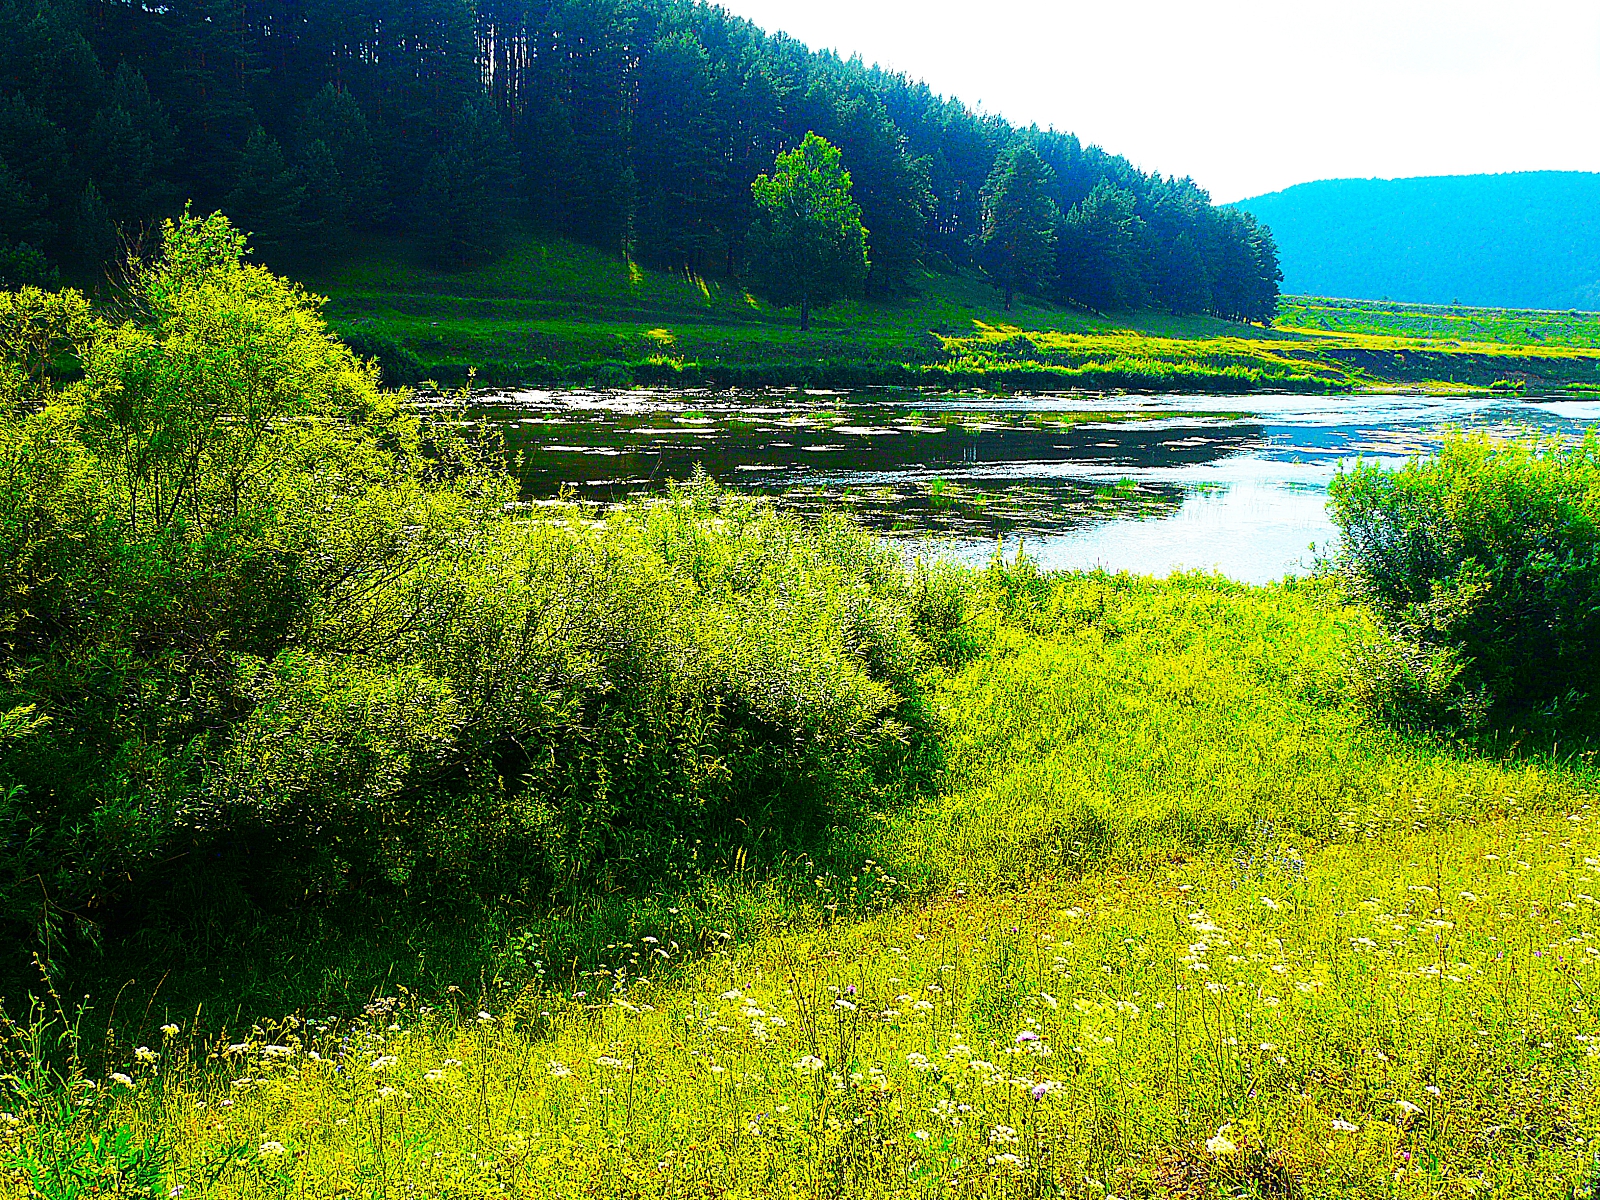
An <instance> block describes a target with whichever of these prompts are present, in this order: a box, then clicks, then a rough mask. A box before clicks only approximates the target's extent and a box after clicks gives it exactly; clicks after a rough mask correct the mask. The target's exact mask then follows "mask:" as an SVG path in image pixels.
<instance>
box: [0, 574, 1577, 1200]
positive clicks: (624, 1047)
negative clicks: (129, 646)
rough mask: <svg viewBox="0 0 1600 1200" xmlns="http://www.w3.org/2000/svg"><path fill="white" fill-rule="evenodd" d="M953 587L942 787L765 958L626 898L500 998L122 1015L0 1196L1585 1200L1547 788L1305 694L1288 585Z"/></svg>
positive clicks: (1329, 641)
mask: <svg viewBox="0 0 1600 1200" xmlns="http://www.w3.org/2000/svg"><path fill="white" fill-rule="evenodd" d="M985 591H986V595H987V597H988V599H987V600H986V601H984V602H983V604H982V605H981V606H980V608H979V609H978V610H977V612H976V614H975V616H976V620H975V628H976V629H977V630H979V631H980V633H981V636H982V638H983V640H984V641H985V643H986V645H987V648H986V650H985V652H984V653H983V654H982V655H981V656H980V657H978V658H977V659H976V660H975V661H973V662H972V663H971V664H970V665H968V666H967V667H965V668H964V669H962V670H960V671H958V672H956V673H953V674H950V675H948V676H947V677H945V678H944V680H943V681H942V683H940V685H939V687H938V691H937V703H938V705H939V709H940V712H941V714H942V718H943V720H944V721H945V722H946V723H947V725H948V729H949V734H948V738H949V745H950V748H951V761H950V763H949V782H948V785H947V787H946V789H945V791H944V792H943V794H942V796H941V798H940V799H939V800H937V801H936V802H935V803H933V804H931V805H930V806H929V807H927V808H926V809H923V810H918V811H907V812H904V813H902V814H900V815H899V816H897V817H895V818H893V819H892V820H890V821H888V822H887V823H886V824H884V825H883V826H882V827H881V828H880V830H879V832H878V833H877V834H876V835H875V837H874V842H875V845H874V846H873V847H871V848H872V849H873V850H874V851H875V853H874V857H873V859H872V860H871V861H868V862H867V863H866V865H865V866H864V868H863V869H862V870H860V871H859V872H858V873H855V874H853V875H849V876H847V877H839V876H827V877H824V876H821V875H819V876H818V878H817V880H816V888H815V891H814V894H813V895H812V896H810V897H806V896H804V895H802V894H797V895H794V896H791V897H790V899H789V900H788V901H786V902H785V903H784V904H783V906H782V907H780V908H778V909H772V908H770V907H769V908H768V910H767V911H768V913H769V918H770V924H769V925H767V926H766V928H767V930H768V932H764V933H763V932H761V931H760V929H747V930H746V931H744V933H743V934H741V935H740V936H737V937H733V938H724V937H723V936H722V935H719V934H718V933H717V932H716V931H715V930H714V929H711V930H706V931H705V932H704V933H703V934H702V936H701V937H700V938H699V939H695V938H694V937H693V935H692V933H691V932H690V931H691V930H692V924H691V918H690V917H689V916H687V915H680V914H678V913H677V912H676V911H674V910H665V911H656V912H655V913H654V914H653V915H652V917H651V919H650V922H649V923H647V924H640V925H639V926H638V927H637V928H635V929H634V930H632V931H631V934H630V935H629V936H627V937H625V938H619V939H618V941H617V942H616V943H614V944H612V945H609V946H607V947H606V948H605V951H604V953H603V954H602V956H601V960H600V961H599V962H586V963H582V964H573V965H572V967H571V968H570V969H569V967H568V966H567V964H565V963H554V962H550V960H549V959H548V958H547V957H546V956H545V955H544V954H543V953H541V952H540V950H539V948H538V946H537V945H536V944H529V945H527V946H525V947H524V950H525V954H526V957H527V960H528V964H529V965H528V967H527V968H526V969H525V970H524V971H523V972H522V974H521V976H520V977H519V978H517V979H514V980H507V981H505V982H504V983H502V984H500V985H499V986H491V987H488V988H485V987H484V986H483V984H482V983H481V981H477V980H472V979H462V980H460V983H461V984H462V985H463V988H464V990H459V991H457V990H451V991H449V992H447V993H442V994H441V995H439V996H427V997H422V996H417V995H414V994H411V993H407V992H403V991H401V992H394V993H393V994H390V995H386V996H381V997H378V998H376V999H374V1000H373V1002H372V1003H371V1004H370V1005H368V1006H367V1008H366V1011H365V1014H364V1015H359V1016H357V1017H355V1018H354V1019H350V1018H348V1017H346V1016H344V1015H342V1014H340V1013H337V1012H321V1011H315V1012H309V1013H301V1014H298V1015H295V1016H291V1017H288V1018H286V1019H280V1020H277V1021H272V1022H261V1023H257V1024H254V1025H253V1026H252V1025H250V1024H249V1023H248V1022H246V1023H244V1024H242V1025H241V1026H240V1027H239V1028H236V1029H235V1028H230V1029H228V1030H226V1031H224V1032H223V1033H221V1034H218V1035H215V1036H214V1037H208V1036H200V1037H196V1036H195V1033H194V1029H195V1025H194V1022H193V1018H192V1014H186V1013H183V1012H178V1011H171V1010H168V1009H166V1008H164V1007H163V1004H162V1002H160V1001H159V1000H158V1001H157V1003H156V1004H155V1005H154V1006H153V1007H152V1009H151V1011H150V1012H149V1013H148V1014H147V1016H146V1018H145V1020H144V1023H143V1026H141V1028H140V1030H138V1031H136V1032H134V1033H133V1036H132V1038H131V1040H129V1039H124V1040H119V1041H118V1042H117V1044H116V1047H115V1048H114V1051H115V1053H116V1054H117V1055H118V1056H119V1057H120V1059H121V1060H122V1061H121V1062H120V1064H115V1065H116V1066H117V1069H116V1072H115V1073H109V1074H101V1075H98V1076H96V1077H94V1078H88V1077H79V1078H77V1079H76V1080H75V1081H73V1082H71V1083H70V1085H69V1086H68V1088H67V1091H66V1092H65V1093H64V1095H65V1096H66V1097H67V1100H68V1102H67V1103H65V1104H64V1105H63V1106H62V1107H61V1108H59V1109H48V1108H47V1109H43V1110H35V1109H31V1108H30V1109H28V1110H27V1111H25V1112H24V1113H23V1116H22V1117H21V1118H18V1119H17V1120H16V1122H15V1123H10V1124H6V1125H0V1147H3V1148H4V1149H5V1150H6V1151H7V1152H8V1153H9V1156H10V1158H11V1160H12V1163H13V1167H12V1171H13V1174H12V1176H11V1186H12V1187H13V1188H16V1189H18V1191H17V1192H16V1194H18V1195H21V1194H25V1193H24V1192H23V1191H22V1190H21V1189H22V1188H23V1187H24V1186H25V1182H24V1181H27V1182H29V1183H32V1182H33V1181H35V1180H46V1179H47V1178H48V1173H49V1171H50V1170H52V1169H55V1170H59V1171H61V1172H62V1173H63V1174H67V1173H69V1172H71V1171H73V1170H82V1171H84V1172H86V1173H87V1172H88V1171H89V1170H90V1169H91V1168H94V1169H98V1170H99V1171H100V1172H101V1178H106V1179H109V1178H113V1177H115V1176H116V1172H117V1171H118V1170H120V1171H121V1172H122V1175H121V1181H122V1182H123V1183H124V1184H125V1185H128V1186H131V1185H133V1184H143V1185H145V1186H148V1187H150V1188H151V1189H154V1190H156V1191H158V1192H159V1191H169V1192H171V1190H172V1189H174V1188H176V1187H178V1186H179V1185H182V1186H183V1187H184V1188H185V1189H186V1190H185V1191H184V1192H183V1195H185V1196H186V1197H198V1196H215V1197H223V1196H227V1197H234V1196H238V1197H244V1196H263V1195H284V1196H289V1195H293V1196H319V1197H320V1196H327V1197H333V1196H341V1195H352V1194H363V1195H407V1194H417V1195H448V1196H457V1197H477V1196H491V1195H504V1194H507V1193H510V1194H515V1195H523V1196H552V1197H553V1196H570V1195H574V1194H582V1195H586V1196H597V1197H598V1196H619V1197H620V1196H628V1197H642V1196H662V1197H666V1196H756V1195H761V1196H772V1195H785V1196H818V1197H820V1196H838V1195H852V1196H928V1197H932V1196H944V1195H949V1194H952V1193H960V1194H972V1195H985V1196H1033V1195H1063V1196H1075V1197H1104V1196H1108V1195H1116V1196H1122V1197H1135V1196H1141V1197H1202V1196H1233V1195H1259V1196H1279V1197H1291V1196H1341V1197H1356V1196H1359V1197H1368V1196H1371V1197H1379V1196H1383V1197H1389V1196H1394V1195H1412V1194H1415V1195H1429V1196H1468V1195H1473V1194H1477V1193H1478V1192H1480V1191H1481V1192H1485V1193H1492V1194H1501V1195H1516V1196H1526V1197H1535V1196H1550V1197H1555V1196H1561V1197H1569V1196H1571V1195H1572V1194H1573V1192H1572V1188H1573V1187H1574V1186H1580V1187H1582V1186H1587V1185H1588V1183H1589V1182H1590V1181H1591V1179H1592V1177H1593V1167H1592V1159H1591V1154H1590V1150H1589V1147H1588V1146H1587V1144H1586V1138H1587V1137H1588V1136H1589V1130H1591V1129H1592V1128H1593V1121H1594V1119H1595V1117H1596V1116H1597V1115H1600V1114H1597V1111H1596V1109H1595V1100H1594V1091H1593V1086H1592V1082H1593V1078H1594V1071H1595V1065H1594V1064H1595V1061H1596V1055H1597V1053H1600V1051H1597V1049H1596V1047H1597V1046H1600V1041H1597V1040H1596V1039H1597V1037H1600V1026H1597V1024H1596V1014H1595V1011H1594V1009H1593V1005H1592V999H1591V996H1592V992H1593V989H1594V987H1595V985H1596V983H1597V977H1596V972H1597V971H1600V966H1597V964H1596V957H1597V954H1600V950H1597V948H1596V945H1595V944H1594V932H1593V926H1594V924H1595V915H1594V914H1595V910H1596V906H1597V904H1600V901H1596V900H1595V898H1594V894H1595V893H1600V865H1597V864H1600V857H1597V856H1600V837H1597V835H1596V833H1595V831H1594V829H1593V828H1592V825H1593V821H1592V814H1591V810H1590V804H1591V803H1592V800H1593V795H1592V789H1593V786H1594V776H1593V772H1592V770H1591V769H1589V768H1587V767H1585V766H1583V765H1582V762H1583V760H1571V759H1568V760H1564V761H1563V762H1562V763H1561V764H1557V763H1554V762H1551V761H1547V760H1544V759H1540V758H1538V757H1537V756H1534V757H1528V756H1526V755H1524V756H1522V757H1521V758H1505V759H1497V758H1487V757H1480V756H1477V755H1474V754H1471V753H1467V752H1464V751H1461V750H1458V749H1454V748H1451V747H1449V746H1445V745H1439V744H1433V743H1430V742H1427V741H1424V740H1417V739H1409V738H1405V737H1402V736H1399V735H1396V734H1394V733H1392V732H1389V731H1387V730H1385V729H1384V728H1383V727H1381V726H1379V725H1376V724H1374V723H1373V722H1372V721H1371V720H1370V719H1369V718H1367V717H1365V716H1364V715H1362V713H1361V712H1360V711H1358V710H1357V709H1356V708H1354V707H1353V706H1352V705H1351V703H1350V702H1349V700H1348V698H1346V697H1345V696H1344V695H1343V691H1342V689H1341V688H1340V687H1339V680H1340V678H1341V672H1342V667H1341V665H1340V662H1341V653H1342V649H1343V647H1344V646H1345V645H1346V643H1347V639H1348V638H1350V637H1351V636H1355V635H1358V634H1359V633H1360V632H1361V631H1362V629H1363V628H1364V627H1365V626H1364V622H1365V618H1364V617H1363V616H1362V615H1361V614H1360V612H1358V611H1356V610H1353V609H1349V608H1346V607H1344V606H1343V605H1342V604H1341V603H1340V602H1339V601H1338V599H1337V598H1336V596H1335V595H1333V594H1332V593H1331V592H1329V591H1327V590H1326V589H1324V588H1322V587H1321V586H1315V585H1304V584H1302V585H1291V586H1277V587H1272V588H1264V589H1263V588H1245V587H1240V586H1236V585H1232V584H1228V583H1226V582H1223V581H1220V580H1217V579H1214V578H1207V577H1200V576H1196V577H1191V578H1178V579H1174V580H1172V581H1169V582H1165V583H1158V582H1152V581H1138V580H1130V579H1127V578H1120V579H1109V578H1105V577H1087V578H1067V579H1060V580H1053V581H1052V580H1039V579H1036V578H1034V577H1032V576H1031V575H1030V574H1029V573H1028V572H1026V571H1022V572H1020V573H1009V574H1008V573H1000V574H993V575H991V576H990V578H989V582H988V585H987V587H986V589H985ZM1023 597H1025V599H1019V598H1023ZM754 879H755V875H754V873H752V874H750V875H749V876H748V880H747V877H746V876H744V875H742V874H740V875H736V876H734V877H731V878H730V879H729V880H728V883H727V887H728V889H729V891H730V893H738V892H740V891H746V892H747V893H749V894H752V895H753V894H754V886H755V885H754V883H753V880H754ZM908 881H911V882H909V883H908ZM918 898H920V899H921V900H922V901H923V902H922V903H914V902H911V901H913V900H916V899H918ZM768 903H769V904H770V901H769V902H768ZM727 928H728V929H730V930H732V929H734V928H735V927H734V926H733V925H729V926H728V927H727ZM536 959H537V961H535V960H536ZM547 963H548V964H549V967H550V970H549V971H548V973H546V972H545V970H544V968H545V965H546V964H547ZM48 1023H49V1019H48V1017H47V1016H45V1015H44V1011H41V1015H40V1018H39V1026H37V1027H36V1028H38V1029H43V1030H44V1032H45V1034H46V1037H47V1038H48V1035H49V1034H50V1033H52V1032H54V1033H59V1032H60V1029H59V1024H58V1025H57V1027H56V1028H55V1029H54V1030H50V1029H48V1028H46V1026H47V1025H48ZM202 1025H203V1022H202ZM158 1026H163V1027H164V1028H158ZM146 1027H147V1028H146ZM141 1039H142V1040H141ZM10 1045H11V1049H12V1051H13V1053H15V1052H16V1051H18V1050H19V1048H20V1049H24V1050H25V1049H26V1046H25V1045H24V1043H23V1041H22V1040H21V1039H20V1038H19V1037H17V1036H14V1037H13V1038H12V1039H11V1043H10ZM139 1045H143V1046H144V1047H145V1049H143V1050H139V1051H138V1052H137V1053H135V1047H136V1046H139ZM13 1061H14V1062H16V1063H20V1068H21V1070H22V1071H23V1074H24V1078H27V1077H28V1075H27V1071H28V1070H29V1062H30V1060H29V1059H28V1058H27V1057H26V1055H23V1056H21V1057H19V1058H14V1059H13ZM35 1070H36V1068H35ZM93 1130H103V1131H105V1134H104V1140H103V1141H100V1142H91V1141H89V1140H88V1138H87V1134H88V1132H89V1131H93ZM112 1131H116V1132H115V1133H114V1134H113V1132H112ZM86 1147H88V1149H86ZM140 1154H142V1155H143V1157H139V1156H138V1155H140ZM94 1155H98V1158H95V1157H94ZM47 1164H54V1166H49V1165H47ZM580 1181H581V1182H580ZM0 1186H4V1185H3V1184H0ZM35 1186H37V1184H35ZM61 1194H65V1193H61ZM172 1194H176V1193H175V1192H173V1193H172ZM1580 1194H1586V1193H1580Z"/></svg>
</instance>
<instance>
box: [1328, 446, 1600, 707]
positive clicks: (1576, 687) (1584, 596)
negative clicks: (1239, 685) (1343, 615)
mask: <svg viewBox="0 0 1600 1200" xmlns="http://www.w3.org/2000/svg"><path fill="white" fill-rule="evenodd" d="M1330 494H1331V502H1330V509H1331V513H1332V517H1333V521H1334V524H1335V525H1336V526H1337V527H1338V529H1339V533H1340V538H1341V549H1340V551H1339V558H1338V560H1337V564H1336V565H1337V568H1338V569H1339V570H1340V572H1341V573H1342V574H1343V575H1344V577H1345V578H1346V579H1347V580H1348V581H1349V583H1350V585H1351V586H1352V588H1353V590H1354V591H1355V592H1356V594H1357V595H1359V596H1360V597H1362V598H1363V599H1365V600H1367V601H1368V602H1369V603H1371V604H1372V606H1373V607H1374V609H1375V610H1376V611H1377V612H1378V614H1379V615H1380V617H1381V618H1382V619H1383V621H1384V622H1385V624H1386V625H1387V626H1388V629H1389V632H1390V635H1391V644H1390V645H1389V646H1387V647H1371V648H1369V649H1370V650H1371V653H1369V654H1366V655H1365V659H1366V660H1367V661H1365V662H1364V663H1363V664H1358V668H1359V669H1358V678H1361V679H1365V680H1366V681H1367V685H1368V686H1369V690H1372V691H1373V695H1374V697H1376V696H1377V695H1379V694H1382V695H1385V696H1388V697H1390V698H1391V699H1392V700H1393V701H1394V703H1395V704H1397V705H1399V707H1400V708H1401V709H1405V710H1407V711H1410V712H1411V713H1412V714H1413V715H1414V716H1418V717H1421V716H1422V715H1424V714H1425V713H1426V712H1428V711H1432V712H1433V713H1434V714H1435V717H1437V716H1440V715H1442V714H1444V713H1446V712H1453V713H1455V714H1457V715H1458V716H1460V715H1468V716H1470V715H1471V714H1472V713H1475V712H1479V713H1481V712H1482V711H1483V710H1485V709H1486V708H1488V707H1495V708H1498V709H1500V710H1501V711H1502V712H1512V711H1517V710H1524V709H1527V708H1528V707H1530V706H1534V705H1539V704H1544V703H1546V702H1548V701H1550V700H1552V699H1556V698H1561V697H1564V696H1567V695H1569V694H1571V693H1578V694H1588V693H1591V692H1592V691H1593V690H1594V687H1595V684H1596V683H1597V682H1600V680H1597V669H1600V642H1597V641H1596V635H1597V634H1600V524H1597V519H1596V518H1597V516H1600V442H1597V441H1596V440H1595V439H1594V438H1593V437H1592V436H1591V437H1589V438H1587V439H1585V440H1584V441H1583V442H1582V443H1581V444H1579V445H1576V446H1572V447H1570V448H1561V447H1558V446H1553V445H1547V444H1541V443H1536V442H1513V443H1504V442H1499V443H1497V442H1492V441H1490V440H1489V439H1488V438H1486V437H1481V436H1478V437H1465V436H1453V437H1451V438H1449V439H1447V441H1446V442H1445V444H1444V446H1443V447H1442V449H1441V450H1440V453H1439V454H1438V455H1437V456H1436V457H1434V458H1429V459H1421V460H1416V461H1413V462H1411V463H1408V464H1407V465H1406V466H1405V467H1403V468H1401V469H1400V470H1397V471H1387V470H1383V469H1380V468H1378V467H1376V466H1372V465H1369V464H1362V465H1358V466H1356V467H1355V468H1354V469H1352V470H1350V471H1347V472H1343V473H1341V474H1340V475H1339V477H1338V478H1337V479H1335V480H1334V482H1333V484H1332V487H1331V488H1330ZM1408 697H1409V698H1408ZM1382 703H1387V701H1384V702H1382ZM1382 703H1380V707H1381V706H1382Z"/></svg>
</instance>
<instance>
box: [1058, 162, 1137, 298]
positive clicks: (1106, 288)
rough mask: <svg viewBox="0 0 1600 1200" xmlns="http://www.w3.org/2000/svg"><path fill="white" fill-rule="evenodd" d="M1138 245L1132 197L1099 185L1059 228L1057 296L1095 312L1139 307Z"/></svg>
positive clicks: (1103, 182) (1103, 183) (1109, 185)
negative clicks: (1059, 248) (1059, 295)
mask: <svg viewBox="0 0 1600 1200" xmlns="http://www.w3.org/2000/svg"><path fill="white" fill-rule="evenodd" d="M1143 240H1144V221H1143V220H1142V219H1140V217H1139V214H1138V210H1137V203H1136V201H1135V200H1134V197H1133V194H1132V193H1131V192H1129V191H1128V190H1127V189H1125V188H1120V187H1117V186H1116V185H1115V184H1113V183H1112V182H1111V181H1110V180H1107V179H1102V180H1100V182H1099V183H1097V184H1095V186H1094V190H1093V191H1091V192H1090V193H1089V194H1088V195H1087V196H1085V197H1084V198H1083V200H1081V201H1080V202H1079V203H1078V204H1076V205H1074V206H1073V209H1072V211H1071V212H1070V213H1068V214H1067V219H1066V221H1065V222H1064V223H1063V229H1062V246H1061V254H1060V255H1059V256H1058V257H1057V263H1056V266H1057V275H1058V286H1059V288H1060V291H1061V294H1062V295H1063V296H1065V297H1066V298H1067V299H1069V300H1072V301H1074V302H1076V303H1078V304H1082V305H1084V306H1085V307H1087V308H1091V309H1094V310H1096V311H1099V312H1103V311H1106V310H1110V309H1127V308H1133V307H1135V306H1137V305H1139V304H1141V303H1143V302H1144V299H1145V283H1144V273H1143V270H1142V267H1143V263H1142V261H1141V257H1140V247H1141V245H1142V244H1143Z"/></svg>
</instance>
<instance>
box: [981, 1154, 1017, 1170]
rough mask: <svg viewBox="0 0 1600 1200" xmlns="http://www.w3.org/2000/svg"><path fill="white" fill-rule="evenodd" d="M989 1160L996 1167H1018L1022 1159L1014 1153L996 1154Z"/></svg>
mask: <svg viewBox="0 0 1600 1200" xmlns="http://www.w3.org/2000/svg"><path fill="white" fill-rule="evenodd" d="M989 1162H990V1163H992V1164H993V1165H994V1166H997V1167H1020V1166H1021V1165H1022V1160H1021V1159H1020V1158H1018V1157H1017V1156H1016V1155H1015V1154H996V1155H995V1156H994V1157H993V1158H991V1159H990V1160H989Z"/></svg>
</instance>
